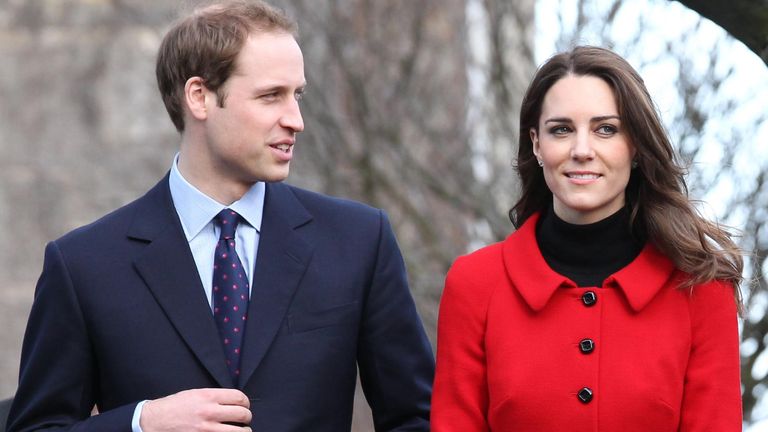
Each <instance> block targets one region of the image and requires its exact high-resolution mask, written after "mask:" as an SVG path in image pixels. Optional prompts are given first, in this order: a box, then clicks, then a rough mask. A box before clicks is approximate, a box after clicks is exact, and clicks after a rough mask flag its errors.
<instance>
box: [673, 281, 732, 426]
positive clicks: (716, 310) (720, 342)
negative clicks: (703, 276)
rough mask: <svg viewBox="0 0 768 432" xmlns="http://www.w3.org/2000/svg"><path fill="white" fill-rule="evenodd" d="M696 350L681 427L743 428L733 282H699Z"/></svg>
mask: <svg viewBox="0 0 768 432" xmlns="http://www.w3.org/2000/svg"><path fill="white" fill-rule="evenodd" d="M690 308H691V311H690V315H691V333H692V334H691V350H690V357H689V360H688V368H687V370H686V373H685V388H684V390H683V403H682V407H681V413H680V414H681V417H680V428H679V431H680V432H703V431H713V432H714V431H717V432H730V431H733V432H737V431H741V429H742V423H741V421H742V420H741V386H740V374H739V333H738V320H737V313H736V302H735V299H734V295H733V285H731V284H728V283H725V282H711V283H707V284H703V285H699V286H696V287H694V289H693V292H692V294H691V300H690Z"/></svg>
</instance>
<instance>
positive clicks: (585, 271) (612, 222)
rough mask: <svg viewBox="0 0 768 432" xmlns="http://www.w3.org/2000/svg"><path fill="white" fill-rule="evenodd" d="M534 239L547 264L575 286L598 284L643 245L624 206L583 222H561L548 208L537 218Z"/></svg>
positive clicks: (628, 259)
mask: <svg viewBox="0 0 768 432" xmlns="http://www.w3.org/2000/svg"><path fill="white" fill-rule="evenodd" d="M536 240H537V241H538V243H539V249H540V250H541V254H542V255H543V256H544V260H545V261H546V262H547V264H549V266H550V267H552V269H553V270H554V271H556V272H557V273H560V274H562V275H563V276H566V277H568V278H569V279H571V280H573V281H574V282H576V284H577V285H579V286H602V284H603V281H604V280H605V279H606V278H607V277H608V276H610V275H612V274H613V273H615V272H617V271H618V270H620V269H621V268H623V267H625V266H626V265H627V264H629V263H630V262H632V260H634V259H635V258H636V257H637V255H638V254H639V253H640V250H641V249H642V248H643V244H644V241H643V240H642V239H638V238H636V237H635V236H633V235H632V232H631V228H630V223H629V211H628V210H627V208H626V207H625V208H622V209H621V210H619V211H617V212H616V213H614V214H612V215H611V216H608V217H607V218H605V219H603V220H600V221H598V222H595V223H591V224H587V225H574V224H570V223H568V222H565V221H563V220H562V219H560V218H559V217H557V215H556V214H555V212H554V211H553V210H552V208H551V207H550V208H548V209H547V210H545V211H544V212H542V215H541V219H539V223H538V226H537V227H536Z"/></svg>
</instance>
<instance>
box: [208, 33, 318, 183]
mask: <svg viewBox="0 0 768 432" xmlns="http://www.w3.org/2000/svg"><path fill="white" fill-rule="evenodd" d="M305 83H306V81H305V78H304V59H303V57H302V54H301V49H300V48H299V45H298V44H297V43H296V40H295V39H294V38H293V36H291V35H290V34H286V33H257V34H252V35H251V36H249V38H248V40H247V41H246V43H245V45H244V46H243V48H242V51H240V54H239V55H238V57H237V60H236V62H235V70H234V72H233V74H232V75H231V76H230V77H229V79H228V80H227V81H226V82H225V83H224V85H223V87H222V88H221V91H220V92H219V93H220V94H222V95H225V96H223V98H224V101H223V104H222V103H220V102H221V101H219V100H218V98H217V97H216V94H215V93H214V92H210V91H208V92H207V97H206V102H205V104H206V110H207V119H206V120H205V143H206V145H205V147H206V148H205V150H204V151H205V152H206V153H207V157H206V158H205V159H206V160H207V163H208V164H209V166H208V167H206V168H205V169H204V171H207V173H206V175H208V176H209V177H212V178H209V179H207V180H206V181H215V182H216V183H217V187H218V188H222V187H223V188H228V189H244V190H246V189H247V188H249V187H250V186H251V185H253V184H254V183H256V182H258V181H268V182H274V181H281V180H284V179H285V178H286V177H287V176H288V169H289V165H290V162H291V159H292V157H293V145H294V142H295V138H296V133H298V132H301V131H302V130H304V121H303V119H302V117H301V112H300V109H299V99H300V98H301V95H302V93H303V91H304V86H305ZM220 105H223V107H222V106H220Z"/></svg>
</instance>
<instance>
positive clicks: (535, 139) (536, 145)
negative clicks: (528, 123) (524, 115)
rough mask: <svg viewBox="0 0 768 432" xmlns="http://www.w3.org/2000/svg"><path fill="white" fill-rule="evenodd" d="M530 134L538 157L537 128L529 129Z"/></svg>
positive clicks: (534, 151)
mask: <svg viewBox="0 0 768 432" xmlns="http://www.w3.org/2000/svg"><path fill="white" fill-rule="evenodd" d="M528 134H529V135H530V137H531V142H532V143H533V154H534V155H536V157H537V158H538V157H540V156H539V133H538V132H537V131H536V128H531V129H530V130H529V131H528Z"/></svg>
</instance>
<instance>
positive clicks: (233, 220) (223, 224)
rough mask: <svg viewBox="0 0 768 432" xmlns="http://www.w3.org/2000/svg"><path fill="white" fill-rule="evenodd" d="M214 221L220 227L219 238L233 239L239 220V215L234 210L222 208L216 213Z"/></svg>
mask: <svg viewBox="0 0 768 432" xmlns="http://www.w3.org/2000/svg"><path fill="white" fill-rule="evenodd" d="M215 219H216V222H217V223H218V224H219V228H221V234H220V235H219V240H221V239H227V240H230V239H233V238H235V230H236V229H237V223H238V222H239V221H240V215H239V214H237V212H236V211H234V210H230V209H224V210H222V211H220V212H219V214H217V215H216V218H215Z"/></svg>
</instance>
